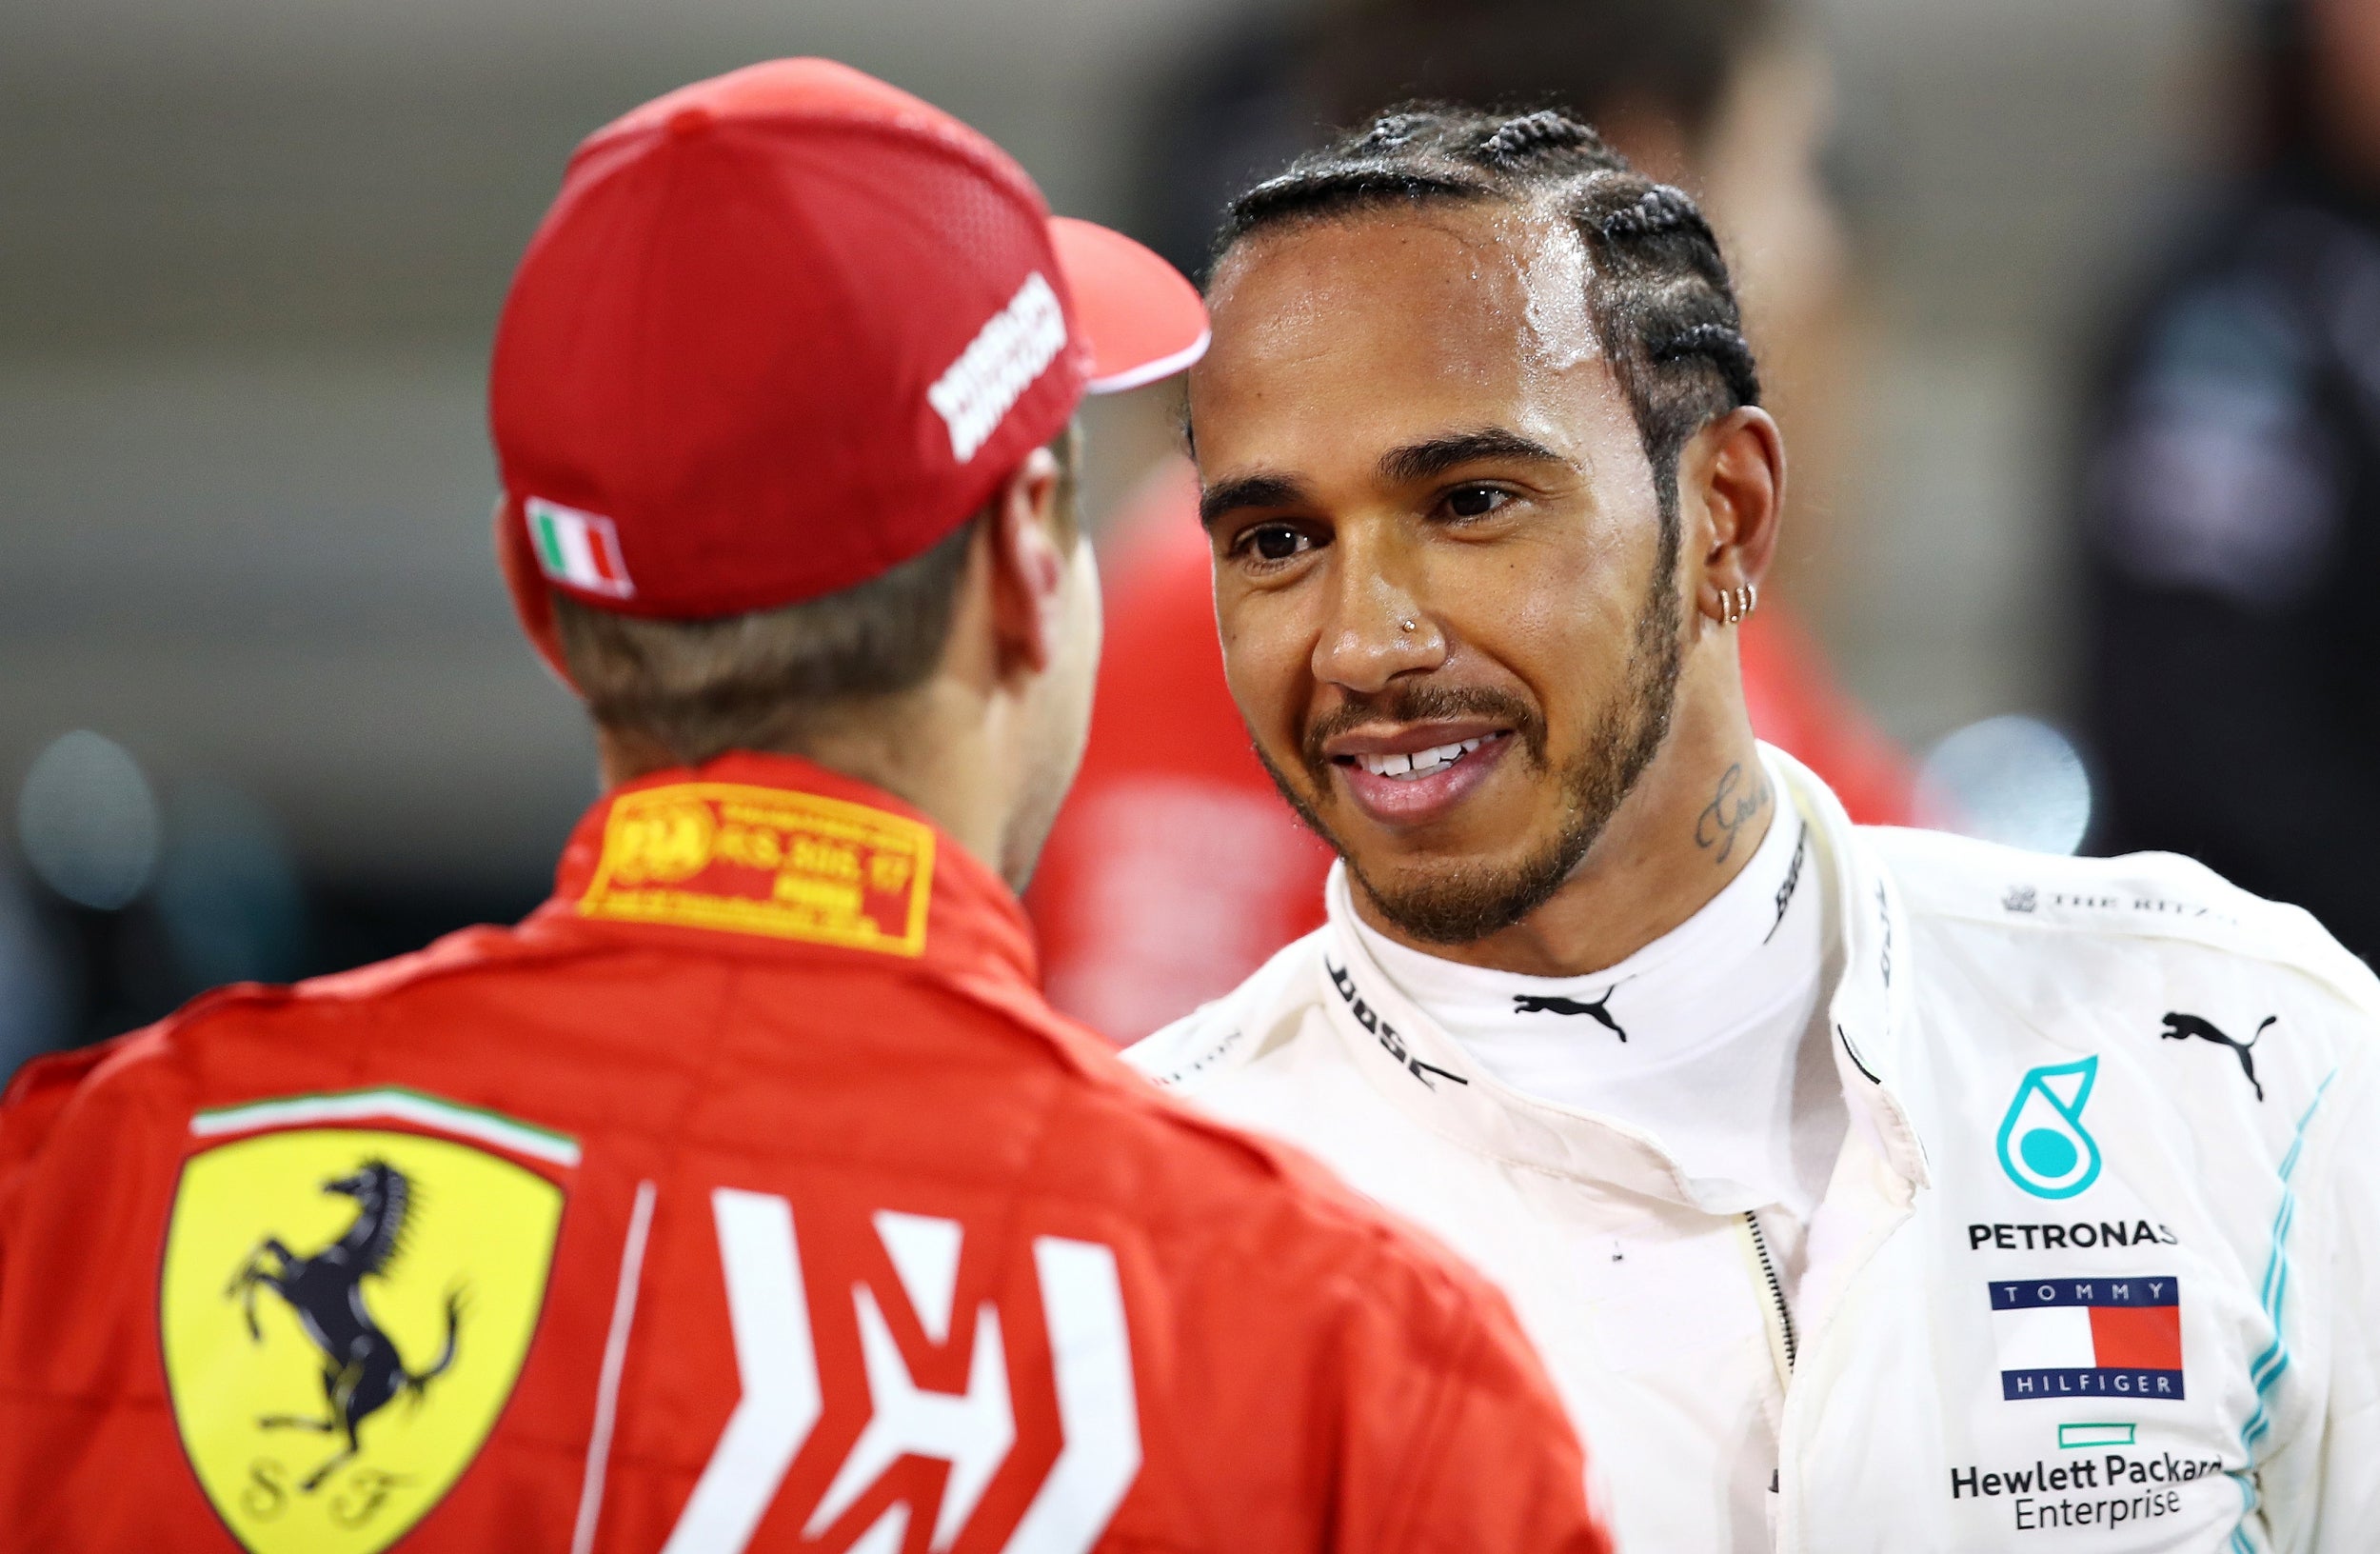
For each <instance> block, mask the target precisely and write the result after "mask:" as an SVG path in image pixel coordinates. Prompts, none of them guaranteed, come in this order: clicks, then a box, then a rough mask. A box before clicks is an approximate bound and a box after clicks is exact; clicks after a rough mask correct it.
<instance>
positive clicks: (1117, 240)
mask: <svg viewBox="0 0 2380 1554" xmlns="http://www.w3.org/2000/svg"><path fill="white" fill-rule="evenodd" d="M1049 238H1050V244H1051V246H1052V247H1054V248H1055V249H1057V250H1058V263H1059V266H1060V268H1061V269H1064V270H1065V272H1066V289H1067V290H1068V291H1069V292H1070V293H1072V295H1073V299H1074V315H1075V322H1076V323H1077V324H1078V325H1079V326H1080V327H1081V330H1082V334H1083V337H1084V343H1085V344H1086V345H1088V346H1089V347H1090V351H1091V376H1090V381H1089V382H1088V383H1086V384H1085V385H1084V386H1083V387H1084V388H1085V389H1086V390H1087V391H1088V392H1091V393H1094V394H1120V393H1122V392H1123V391H1124V390H1125V389H1127V388H1140V386H1141V385H1142V384H1146V383H1155V382H1156V381H1157V380H1158V379H1160V378H1165V377H1171V376H1172V375H1173V374H1175V373H1176V372H1180V371H1181V370H1183V369H1186V368H1188V367H1189V366H1190V364H1191V363H1193V362H1195V361H1197V360H1198V359H1199V358H1200V356H1203V355H1205V354H1206V343H1207V329H1206V304H1205V303H1204V302H1202V301H1200V298H1199V290H1198V288H1197V287H1194V286H1192V285H1191V284H1190V283H1189V281H1188V280H1187V279H1185V278H1184V277H1183V275H1182V273H1181V271H1180V270H1178V269H1175V268H1174V267H1173V266H1171V265H1169V264H1167V263H1166V262H1165V261H1164V260H1162V259H1160V258H1159V257H1158V256H1157V255H1156V254H1155V253H1153V252H1152V251H1150V250H1149V249H1144V248H1142V247H1141V246H1140V244H1138V243H1135V242H1134V241H1133V240H1132V239H1130V238H1128V237H1126V236H1124V234H1123V233H1121V232H1116V231H1110V230H1108V229H1106V228H1104V227H1097V226H1094V225H1092V224H1091V223H1090V222H1087V221H1077V220H1075V219H1074V218H1073V217H1071V216H1054V217H1052V218H1051V219H1050V224H1049Z"/></svg>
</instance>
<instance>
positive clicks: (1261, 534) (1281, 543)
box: [1247, 524, 1307, 561]
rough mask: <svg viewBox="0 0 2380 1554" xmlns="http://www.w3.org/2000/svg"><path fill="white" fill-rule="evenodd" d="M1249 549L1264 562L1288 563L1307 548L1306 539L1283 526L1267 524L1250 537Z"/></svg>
mask: <svg viewBox="0 0 2380 1554" xmlns="http://www.w3.org/2000/svg"><path fill="white" fill-rule="evenodd" d="M1247 545H1248V548H1249V549H1250V550H1252V551H1254V552H1255V553H1256V555H1257V557H1258V559H1259V560H1262V561H1287V560H1288V559H1289V558H1290V557H1292V556H1294V555H1296V554H1298V553H1299V551H1301V550H1303V549H1305V548H1306V545H1307V542H1306V537H1305V536H1304V535H1302V534H1300V533H1299V532H1298V531H1297V530H1296V529H1294V528H1288V527H1286V526H1284V525H1281V524H1267V525H1265V526H1264V527H1263V528H1259V529H1256V530H1254V531H1253V532H1251V533H1250V534H1249V535H1248V539H1247Z"/></svg>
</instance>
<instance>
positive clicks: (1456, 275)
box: [1209, 203, 1603, 376]
mask: <svg viewBox="0 0 2380 1554" xmlns="http://www.w3.org/2000/svg"><path fill="white" fill-rule="evenodd" d="M1590 264H1591V261H1590V259H1589V257H1588V253H1587V248H1586V244H1585V242H1584V241H1583V240H1582V239H1581V238H1580V237H1579V235H1578V233H1577V229H1576V228H1574V227H1572V226H1571V225H1570V223H1568V222H1567V221H1565V220H1563V219H1561V217H1560V215H1559V214H1558V212H1557V211H1554V210H1551V209H1532V208H1526V207H1513V206H1507V205H1502V204H1497V203H1489V204H1478V205H1445V206H1424V207H1418V208H1404V209H1394V208H1392V209H1378V210H1368V211H1364V212H1361V213H1359V214H1349V215H1347V216H1344V217H1342V218H1340V219H1338V220H1335V221H1328V222H1311V223H1299V224H1298V225H1296V226H1293V227H1290V228H1287V229H1283V230H1281V231H1279V232H1273V233H1267V234H1264V235H1263V236H1261V237H1259V238H1257V239H1255V240H1252V241H1251V242H1248V243H1246V244H1243V245H1241V246H1240V248H1238V249H1234V250H1233V251H1232V253H1230V254H1229V255H1228V256H1226V258H1225V259H1224V261H1223V263H1222V265H1221V266H1220V268H1219V269H1217V271H1216V273H1215V276H1214V280H1213V284H1212V286H1211V287H1210V289H1209V299H1210V303H1211V305H1212V309H1213V311H1214V313H1215V317H1216V326H1215V327H1216V330H1217V339H1218V342H1219V346H1220V349H1223V350H1224V352H1225V353H1226V355H1237V356H1239V357H1240V359H1241V360H1242V361H1245V360H1247V359H1248V357H1249V356H1250V355H1251V354H1252V353H1253V354H1255V355H1259V356H1262V355H1270V354H1275V353H1278V352H1279V351H1283V350H1287V351H1292V352H1296V351H1313V350H1323V349H1330V348H1331V347H1332V346H1333V345H1334V344H1336V343H1339V342H1343V341H1345V340H1347V339H1348V338H1349V334H1348V332H1347V331H1357V332H1363V331H1374V332H1379V333H1384V334H1387V335H1389V336H1391V337H1393V341H1392V343H1395V342H1401V343H1402V344H1403V345H1404V346H1406V347H1407V348H1408V351H1407V353H1409V354H1412V355H1415V356H1416V357H1418V358H1419V361H1418V366H1420V367H1421V368H1423V369H1425V370H1426V369H1427V366H1428V364H1429V363H1431V362H1436V363H1439V364H1442V367H1443V369H1444V370H1446V371H1449V372H1453V373H1457V374H1467V375H1474V376H1476V375H1477V374H1478V372H1479V370H1480V364H1481V362H1482V359H1484V358H1488V357H1492V356H1494V355H1497V354H1499V353H1500V354H1504V355H1509V356H1511V357H1513V358H1514V360H1515V362H1516V364H1517V365H1518V366H1519V367H1520V368H1521V369H1524V370H1539V371H1542V370H1549V369H1550V370H1556V371H1559V370H1564V369H1570V368H1575V367H1578V366H1580V365H1582V364H1584V363H1587V362H1590V361H1594V360H1597V358H1599V357H1600V356H1602V355H1603V342H1602V339H1601V337H1600V335H1599V334H1598V333H1597V326H1596V319H1595V315H1594V311H1593V309H1592V308H1591V307H1590V306H1589V295H1590V287H1591V285H1592V277H1591V275H1590V273H1589V267H1590ZM1235 347H1240V348H1247V347H1253V348H1254V349H1253V352H1251V351H1250V350H1248V349H1240V350H1236V351H1235V349H1234V348H1235Z"/></svg>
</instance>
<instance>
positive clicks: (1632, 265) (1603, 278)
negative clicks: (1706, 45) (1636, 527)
mask: <svg viewBox="0 0 2380 1554" xmlns="http://www.w3.org/2000/svg"><path fill="white" fill-rule="evenodd" d="M1440 200H1444V201H1457V202H1464V203H1476V202H1482V201H1497V200H1500V201H1508V202H1511V203H1515V204H1525V205H1531V206H1536V207H1538V208H1540V209H1549V210H1557V211H1559V212H1560V213H1561V214H1562V215H1563V216H1565V217H1566V218H1567V219H1568V220H1569V221H1570V223H1571V224H1572V226H1573V227H1574V228H1576V229H1577V232H1578V234H1579V236H1580V238H1581V239H1583V240H1584V242H1585V244H1586V247H1587V255H1588V261H1589V263H1588V277H1587V310H1588V314H1589V316H1590V317H1591V318H1592V319H1593V320H1594V322H1595V329H1596V333H1597V336H1598V338H1599V340H1600V343H1601V345H1602V347H1603V350H1604V352H1605V354H1606V355H1607V356H1608V357H1609V358H1610V359H1611V362H1612V365H1613V368H1614V370H1615V372H1616V375H1617V377H1618V379H1619V385H1620V388H1621V390H1622V392H1624V393H1625V394H1626V395H1627V396H1628V402H1629V407H1630V408H1631V409H1633V410H1634V411H1635V413H1636V430H1637V435H1638V436H1639V437H1640V438H1641V439H1642V441H1643V444H1644V452H1645V459H1646V462H1647V463H1649V464H1650V465H1651V466H1652V467H1653V480H1654V488H1655V491H1656V493H1657V495H1658V497H1659V500H1660V513H1661V525H1662V539H1663V548H1664V549H1665V550H1667V551H1669V552H1671V557H1670V559H1674V554H1675V548H1676V543H1677V536H1676V528H1677V524H1676V518H1677V459H1678V455H1679V453H1680V452H1682V451H1683V450H1684V448H1685V446H1686V444H1687V442H1688V441H1689V440H1690V439H1692V437H1693V436H1694V434H1695V433H1696V431H1699V430H1700V429H1701V428H1703V427H1704V426H1705V425H1707V424H1708V423H1709V422H1711V421H1713V420H1716V418H1718V417H1719V416H1722V415H1725V414H1727V413H1728V412H1729V411H1730V410H1733V409H1735V408H1738V407H1740V406H1745V405H1757V404H1759V403H1760V378H1759V373H1758V371H1757V369H1755V366H1754V363H1753V359H1752V348H1751V347H1750V346H1748V345H1746V344H1745V342H1744V336H1743V319H1742V315H1741V312H1740V310H1739V309H1738V308H1737V307H1736V303H1735V288H1734V286H1733V285H1732V283H1731V282H1730V281H1729V279H1728V275H1727V262H1726V261H1725V260H1724V259H1723V258H1721V257H1720V254H1719V245H1718V239H1717V238H1716V237H1715V236H1714V235H1712V231H1711V227H1710V224H1709V223H1708V222H1706V221H1704V220H1703V219H1702V212H1701V211H1700V210H1699V209H1696V206H1695V202H1694V201H1693V199H1692V198H1691V197H1689V196H1688V195H1687V194H1686V193H1685V192H1684V191H1683V190H1681V189H1673V188H1671V187H1670V186H1668V185H1667V184H1656V183H1655V182H1654V181H1652V180H1651V179H1649V178H1646V177H1644V176H1643V175H1642V174H1640V173H1638V172H1636V170H1635V169H1632V168H1631V167H1629V165H1628V163H1627V161H1626V160H1625V159H1624V158H1622V157H1621V156H1620V155H1619V154H1618V153H1617V152H1616V151H1614V150H1613V149H1611V148H1610V147H1608V146H1606V145H1605V144H1604V143H1603V139H1602V137H1601V136H1600V135H1597V133H1596V132H1595V130H1592V129H1590V128H1589V127H1588V126H1587V125H1585V124H1584V123H1581V122H1580V121H1579V120H1577V119H1576V118H1574V117H1572V116H1571V115H1569V114H1567V113H1564V112H1561V111H1558V110H1552V109H1547V110H1539V111H1537V112H1533V113H1522V114H1517V115H1504V114H1497V113H1487V112H1482V111H1479V110H1476V109H1469V108H1460V107H1455V106H1451V105H1446V104H1438V103H1414V104H1407V105H1405V106H1403V107H1401V108H1397V109H1393V110H1390V111H1388V112H1385V113H1383V114H1381V115H1380V116H1379V117H1378V118H1376V119H1374V120H1373V121H1372V122H1371V123H1370V124H1369V125H1367V126H1365V127H1363V128H1361V129H1359V130H1353V131H1351V132H1349V133H1347V134H1345V135H1342V136H1340V137H1339V139H1338V140H1337V141H1335V142H1333V143H1332V144H1330V145H1328V146H1324V147H1322V148H1321V149H1319V150H1315V151H1311V152H1308V153H1307V154H1306V155H1304V156H1301V157H1299V159H1298V160H1297V161H1295V162H1293V163H1291V164H1290V166H1289V168H1288V169H1287V170H1286V171H1284V172H1282V173H1280V174H1279V176H1277V177H1274V178H1270V179H1267V180H1266V181H1264V182H1263V183H1260V184H1259V185H1257V186H1256V187H1255V188H1254V189H1249V190H1248V191H1247V192H1246V193H1244V194H1242V195H1240V198H1239V199H1237V200H1235V201H1233V202H1232V204H1231V206H1230V208H1229V209H1228V210H1226V211H1225V213H1224V217H1223V225H1222V229H1221V231H1220V233H1219V234H1218V237H1217V240H1216V249H1215V258H1216V261H1217V263H1218V264H1219V265H1220V262H1221V261H1222V259H1223V258H1224V256H1225V255H1227V254H1229V253H1230V252H1231V251H1232V249H1235V248H1237V247H1239V246H1240V244H1241V243H1243V242H1245V241H1246V240H1247V239H1249V238H1250V237H1253V236H1255V235H1257V234H1258V233H1259V232H1264V231H1269V230H1272V229H1277V228H1281V227H1285V226H1289V225H1292V224H1296V223H1299V222H1306V221H1315V220H1327V219H1329V218H1332V217H1336V216H1342V215H1349V214H1355V213H1359V212H1364V211H1372V210H1383V209H1398V208H1399V207H1412V206H1420V205H1425V204H1429V203H1432V202H1435V201H1440Z"/></svg>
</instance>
